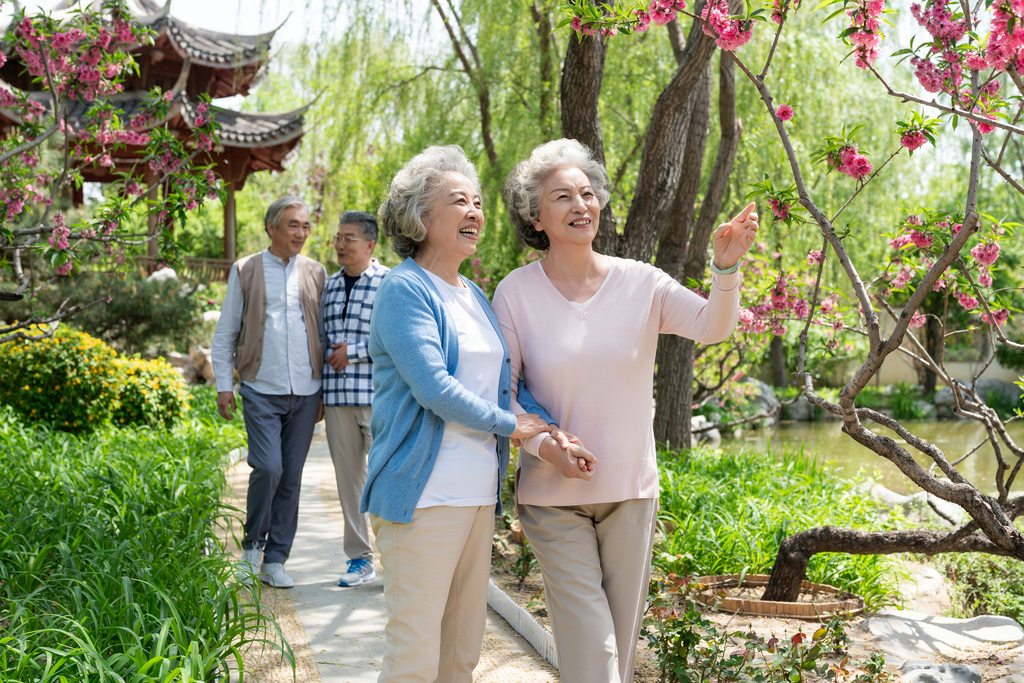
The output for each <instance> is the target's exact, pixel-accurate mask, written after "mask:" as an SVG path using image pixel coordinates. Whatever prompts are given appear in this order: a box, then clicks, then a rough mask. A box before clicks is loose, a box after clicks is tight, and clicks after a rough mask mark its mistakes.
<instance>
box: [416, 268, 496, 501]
mask: <svg viewBox="0 0 1024 683" xmlns="http://www.w3.org/2000/svg"><path fill="white" fill-rule="evenodd" d="M427 275H429V276H430V279H431V280H432V281H433V283H434V285H435V286H436V287H437V291H438V292H440V294H441V299H442V300H443V301H444V303H445V305H446V306H447V307H448V314H449V315H450V316H451V317H452V321H453V322H454V323H455V330H456V332H457V333H458V335H459V364H458V365H457V366H456V368H455V379H456V380H458V382H459V383H460V384H462V386H464V387H465V388H466V389H467V390H469V391H471V392H473V393H474V394H476V395H477V396H479V397H480V398H482V399H484V400H485V401H490V402H491V403H495V404H496V403H497V402H498V382H499V381H500V379H501V364H502V361H504V359H505V353H504V350H503V349H502V346H501V339H499V338H498V333H497V332H495V330H494V326H493V325H491V321H490V320H489V319H488V318H487V314H486V313H485V312H484V309H483V306H481V305H480V301H479V300H478V299H477V298H476V295H475V294H474V293H473V290H472V289H470V288H469V287H453V286H452V285H450V284H448V283H447V282H445V281H444V280H442V279H441V278H439V277H437V276H436V275H434V274H433V273H430V272H428V273H427ZM496 445H497V442H496V437H495V435H494V434H490V433H488V432H478V431H476V430H475V429H469V428H468V427H465V426H463V425H461V424H458V423H456V422H446V423H445V425H444V436H443V437H442V439H441V450H440V451H439V452H438V454H437V461H436V462H435V463H434V469H433V471H431V473H430V479H428V480H427V486H426V488H424V489H423V493H422V494H421V495H420V500H419V502H418V503H416V507H418V508H427V507H435V506H438V505H449V506H452V507H472V506H478V505H494V504H496V503H497V502H498V494H497V491H498V454H497V452H496V450H495V446H496Z"/></svg>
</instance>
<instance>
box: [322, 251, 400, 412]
mask: <svg viewBox="0 0 1024 683" xmlns="http://www.w3.org/2000/svg"><path fill="white" fill-rule="evenodd" d="M390 271H391V269H390V268H388V267H387V266H382V265H380V263H379V262H378V261H377V259H372V260H371V261H370V267H369V268H367V269H366V270H364V271H363V272H362V274H361V275H360V276H359V279H358V280H356V283H355V285H353V286H352V293H351V299H350V301H349V302H348V310H347V311H346V313H345V317H344V319H343V318H342V315H341V314H342V311H344V310H345V277H344V275H345V269H344V268H342V269H341V270H340V271H338V272H337V273H335V274H334V275H332V276H331V277H330V278H328V280H327V284H326V285H324V294H323V297H322V298H321V299H320V322H321V323H322V324H321V325H320V341H321V342H323V345H324V370H323V375H322V376H321V379H322V384H323V389H324V394H323V396H324V405H325V406H369V405H372V404H373V362H372V361H371V360H370V353H369V351H368V350H367V348H366V346H367V342H369V340H370V314H371V313H372V312H373V300H374V299H375V298H376V296H377V288H378V287H379V286H380V282H381V280H383V279H384V276H385V275H387V274H388V273H389V272H390ZM341 342H345V343H346V344H347V345H348V347H347V350H348V365H347V366H346V367H345V368H344V369H343V370H342V371H341V372H338V371H337V370H335V369H334V368H332V367H331V366H330V365H328V364H327V362H326V361H327V357H328V356H329V355H331V354H332V353H334V349H332V348H331V345H332V344H338V343H341Z"/></svg>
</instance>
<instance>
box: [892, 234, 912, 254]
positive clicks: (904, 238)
mask: <svg viewBox="0 0 1024 683" xmlns="http://www.w3.org/2000/svg"><path fill="white" fill-rule="evenodd" d="M908 244H912V241H911V239H910V235H906V234H902V235H896V237H894V238H892V239H891V240H889V246H890V247H892V248H893V249H895V250H896V251H899V250H900V249H902V248H903V247H905V246H907V245H908Z"/></svg>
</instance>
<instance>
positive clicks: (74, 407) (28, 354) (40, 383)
mask: <svg viewBox="0 0 1024 683" xmlns="http://www.w3.org/2000/svg"><path fill="white" fill-rule="evenodd" d="M40 332H41V331H40ZM114 356H115V354H114V350H113V349H111V348H110V347H109V346H107V345H106V344H104V343H103V342H102V341H100V340H99V339H96V338H95V337H90V336H89V335H88V334H85V333H84V332H79V331H77V330H74V329H71V328H69V327H66V326H64V325H62V326H60V327H59V328H58V329H57V331H56V332H55V333H54V334H53V336H51V337H48V338H46V339H40V340H37V341H33V340H29V339H19V340H17V341H12V342H7V343H4V344H0V377H3V382H0V403H6V404H7V405H10V406H12V407H13V408H15V409H16V410H18V411H19V412H20V413H21V414H22V415H24V416H25V417H26V418H28V419H29V420H32V421H38V422H45V423H48V424H51V425H53V426H54V427H56V428H57V429H60V430H63V431H69V432H81V431H87V430H91V429H95V428H96V427H97V426H99V425H100V424H101V423H102V422H104V421H106V419H107V418H108V417H109V416H110V411H111V408H112V406H113V404H114V403H115V401H116V396H117V386H116V385H117V380H116V377H115V373H116V370H115V368H114Z"/></svg>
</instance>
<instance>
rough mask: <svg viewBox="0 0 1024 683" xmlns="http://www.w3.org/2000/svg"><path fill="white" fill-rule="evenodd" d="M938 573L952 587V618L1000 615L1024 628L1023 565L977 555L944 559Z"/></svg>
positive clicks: (942, 556)
mask: <svg viewBox="0 0 1024 683" xmlns="http://www.w3.org/2000/svg"><path fill="white" fill-rule="evenodd" d="M936 564H937V565H938V567H939V570H940V571H942V572H943V573H945V574H946V576H948V577H949V578H950V579H951V580H952V584H951V586H950V587H949V597H950V600H951V602H952V612H953V616H956V617H961V618H970V617H977V616H981V615H984V614H998V615H1002V616H1004V617H1010V618H1011V619H1016V620H1017V621H1018V622H1020V623H1021V624H1022V625H1024V562H1021V561H1020V560H1018V559H1015V558H1012V557H995V556H992V555H982V554H976V553H966V554H955V553H954V554H949V555H941V556H940V557H939V559H938V560H937V561H936Z"/></svg>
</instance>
